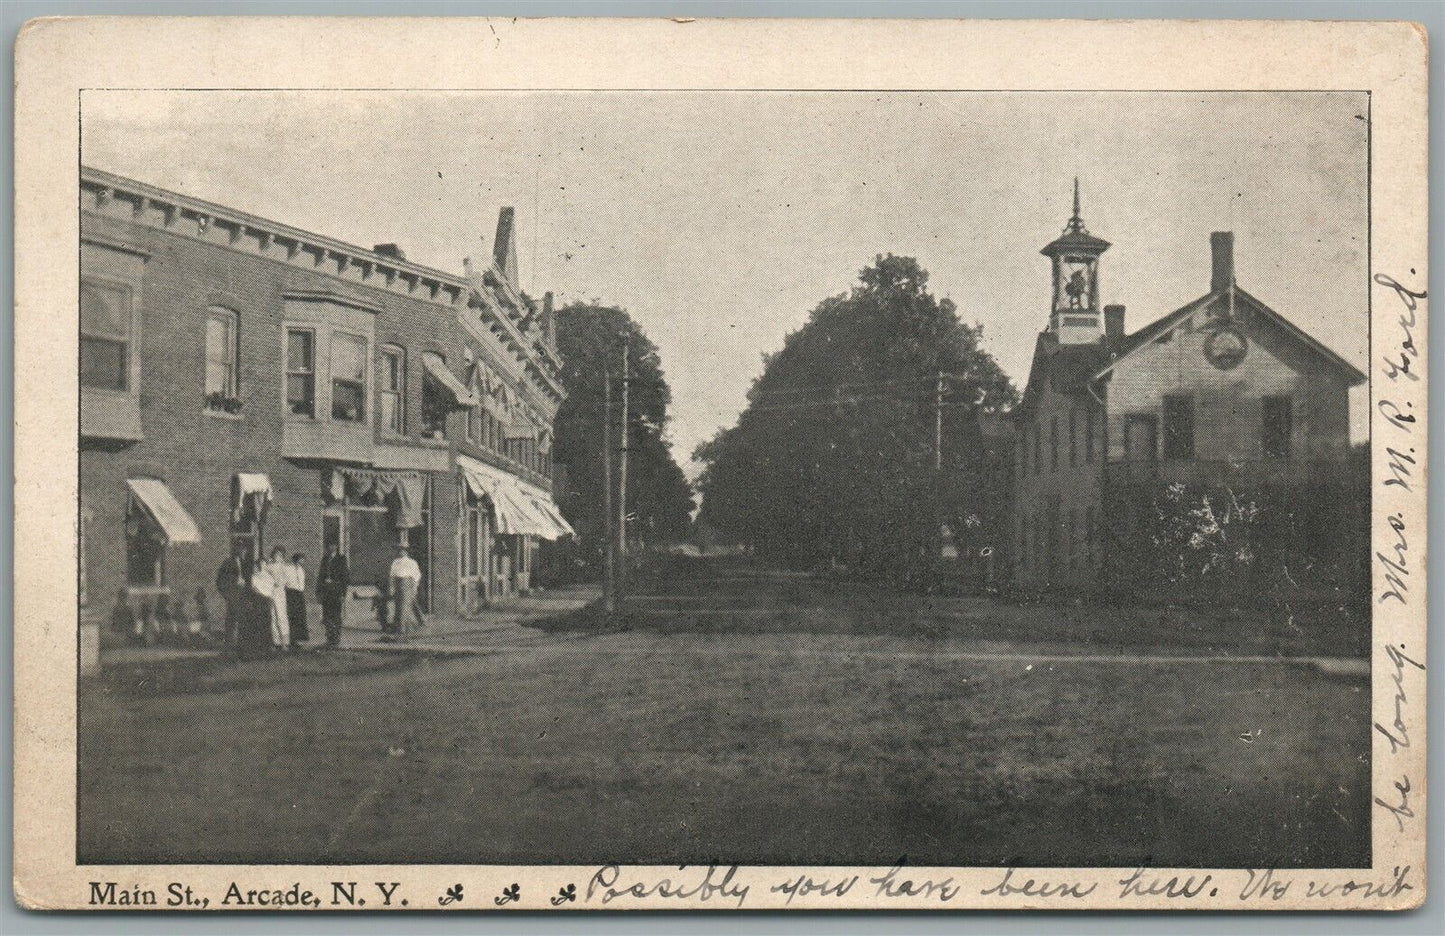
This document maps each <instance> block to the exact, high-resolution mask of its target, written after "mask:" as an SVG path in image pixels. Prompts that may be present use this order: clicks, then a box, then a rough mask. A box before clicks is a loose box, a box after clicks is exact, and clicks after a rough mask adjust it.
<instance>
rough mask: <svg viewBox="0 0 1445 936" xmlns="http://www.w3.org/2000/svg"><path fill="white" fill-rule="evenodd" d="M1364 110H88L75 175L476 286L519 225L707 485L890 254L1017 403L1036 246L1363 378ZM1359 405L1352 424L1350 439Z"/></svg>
mask: <svg viewBox="0 0 1445 936" xmlns="http://www.w3.org/2000/svg"><path fill="white" fill-rule="evenodd" d="M1367 106H1368V105H1367V100H1366V96H1365V95H1363V94H1359V93H1347V92H1341V93H1274V92H1251V93H1237V94H1236V93H1196V92H1187V93H1161V92H1145V93H1126V92H1120V93H1108V92H1048V93H1037V92H1035V93H1029V92H740V91H728V92H632V91H619V92H558V91H544V92H496V91H478V92H415V91H406V92H356V91H319V92H309V91H285V92H260V91H255V92H230V91H87V92H85V93H84V96H83V98H82V101H81V115H82V124H81V126H82V153H81V158H82V161H83V162H84V163H85V164H86V165H89V166H93V167H95V168H99V169H104V170H107V171H110V172H115V173H118V174H121V175H125V176H130V177H132V178H136V179H139V180H141V181H145V182H149V183H151V184H154V185H158V186H160V187H162V188H167V189H172V190H175V191H179V192H183V193H185V194H188V195H192V196H195V197H198V198H203V199H207V200H209V201H213V202H218V203H220V204H223V205H227V206H230V207H234V208H237V209H240V210H242V211H246V212H249V213H251V214H256V215H260V216H262V217H266V218H270V219H273V220H276V221H280V222H283V223H286V224H289V225H292V226H293V227H299V228H302V229H305V230H310V231H313V232H316V233H320V234H325V235H327V236H330V237H333V238H336V239H338V240H342V241H346V242H349V243H354V244H358V245H361V246H366V247H369V246H371V245H373V244H378V243H385V242H394V243H398V244H400V245H401V246H402V248H403V249H404V250H405V251H406V254H407V257H408V259H410V260H413V261H415V262H418V263H422V264H425V265H427V266H432V267H436V268H438V269H441V270H443V271H447V272H451V273H460V272H461V267H462V258H463V257H473V258H486V257H489V256H490V254H491V237H492V234H493V232H494V230H495V227H496V219H497V211H498V209H499V208H501V207H502V206H505V205H510V206H514V207H515V209H516V213H517V237H518V242H517V244H518V260H519V266H520V268H521V273H520V277H521V282H522V286H523V288H524V289H526V290H527V291H528V292H529V293H531V294H532V295H534V296H540V295H541V294H542V293H543V292H546V291H548V290H550V291H552V292H554V293H556V294H557V297H558V299H559V301H560V303H561V304H565V303H566V302H569V301H573V300H580V301H591V300H598V301H601V302H604V303H606V304H609V305H617V306H621V307H623V308H625V309H627V310H628V311H629V312H630V313H631V314H632V316H633V318H634V319H635V320H636V321H637V322H638V323H639V324H640V325H641V326H642V328H643V330H644V331H646V333H647V334H648V336H649V337H650V338H651V339H652V340H653V341H654V342H655V343H656V344H657V346H658V348H659V350H660V352H661V356H662V362H663V366H664V369H665V372H666V376H667V379H668V382H669V384H670V385H671V387H672V392H673V400H674V402H673V408H672V421H671V424H670V426H669V438H670V440H671V442H672V443H673V449H674V454H675V455H676V457H677V459H678V461H679V463H680V464H682V465H683V467H684V470H686V471H687V472H688V474H689V475H690V476H692V475H695V474H696V471H697V468H698V466H696V465H693V464H689V461H688V460H689V458H690V455H691V453H692V451H693V449H694V448H695V447H696V446H697V444H698V443H700V442H702V441H704V440H706V439H708V438H710V437H711V436H712V435H713V434H714V433H715V432H716V431H717V430H718V429H719V428H722V427H726V426H730V425H732V424H733V423H734V422H735V421H736V418H737V415H738V413H739V412H741V410H742V409H743V407H744V406H745V405H746V398H745V395H746V393H747V390H748V388H749V386H750V385H751V383H752V381H753V380H754V379H755V378H756V377H757V376H758V375H759V374H760V373H761V371H762V362H763V355H764V354H767V353H770V352H773V351H776V350H777V349H778V348H780V347H781V346H782V342H783V339H784V337H785V336H786V335H787V334H788V333H790V332H792V331H795V330H797V329H798V328H799V327H801V326H802V325H803V324H804V322H806V320H807V317H808V314H809V312H810V311H811V310H812V309H813V308H814V307H815V306H816V305H817V304H818V303H819V302H820V301H822V300H823V299H825V298H827V297H828V296H832V295H837V294H839V293H842V292H845V291H846V290H847V289H849V288H850V286H852V285H853V284H854V283H856V281H857V274H858V271H859V270H861V269H862V268H863V267H864V266H866V265H868V264H869V263H870V262H872V260H873V259H874V257H875V256H876V255H878V254H885V253H893V254H900V255H906V256H912V257H916V258H917V259H918V260H919V262H920V263H921V264H922V265H923V266H924V268H925V269H927V270H929V271H930V273H931V278H930V281H929V286H930V288H931V290H932V291H933V292H934V293H935V294H936V295H939V296H941V297H947V298H950V299H952V300H953V301H954V303H955V304H956V305H957V306H958V308H959V313H960V316H961V317H962V318H963V319H964V320H965V321H967V322H969V323H975V322H976V323H980V324H982V325H983V329H984V347H985V348H986V349H987V350H988V351H989V352H990V353H992V354H993V355H994V357H995V358H996V359H997V360H998V361H999V363H1000V365H1001V366H1002V367H1003V368H1004V370H1005V372H1007V373H1008V374H1009V375H1010V376H1011V377H1012V378H1013V380H1014V381H1015V383H1016V384H1017V385H1020V386H1021V385H1022V383H1023V382H1024V380H1025V378H1026V377H1027V373H1028V366H1029V358H1030V355H1031V352H1032V348H1033V342H1034V336H1035V335H1036V334H1037V332H1038V331H1039V330H1040V329H1041V328H1043V327H1044V325H1045V324H1046V320H1047V315H1048V303H1049V298H1050V283H1049V273H1048V261H1047V259H1046V258H1045V257H1043V256H1041V255H1040V254H1039V248H1041V247H1042V246H1043V245H1044V244H1046V243H1048V242H1049V241H1050V240H1052V239H1053V238H1054V237H1056V236H1057V235H1058V234H1059V232H1060V230H1061V229H1062V228H1063V226H1064V224H1065V222H1066V221H1067V219H1068V216H1069V213H1070V209H1071V199H1072V188H1073V180H1074V177H1075V176H1078V177H1079V182H1080V188H1081V190H1082V200H1083V212H1082V215H1083V218H1084V221H1085V223H1086V224H1087V225H1088V228H1089V230H1090V231H1091V232H1092V233H1093V234H1095V235H1097V236H1099V237H1103V238H1104V239H1106V240H1108V241H1111V242H1112V243H1113V246H1112V247H1111V248H1110V249H1109V251H1108V252H1107V253H1106V254H1105V255H1104V257H1103V260H1102V262H1101V266H1100V274H1099V281H1100V300H1101V302H1106V303H1121V304H1124V305H1126V306H1127V307H1128V312H1127V319H1126V329H1127V330H1128V331H1134V330H1135V329H1137V328H1140V327H1142V326H1144V325H1146V324H1147V323H1148V322H1150V321H1152V320H1154V319H1156V318H1159V317H1160V316H1162V315H1165V314H1167V313H1168V312H1170V311H1172V310H1173V309H1175V308H1178V307H1179V306H1181V305H1183V304H1185V303H1186V302H1188V301H1190V300H1192V299H1195V298H1198V297H1199V296H1201V295H1203V294H1204V293H1206V292H1208V288H1209V270H1210V259H1209V233H1210V232H1211V231H1216V230H1232V231H1234V232H1235V265H1236V272H1237V279H1238V282H1239V285H1240V286H1241V287H1242V288H1244V289H1246V290H1248V291H1249V292H1250V293H1252V294H1253V295H1255V296H1256V297H1258V298H1259V299H1261V300H1263V301H1264V302H1265V303H1266V304H1268V305H1269V306H1271V307H1272V308H1274V309H1275V310H1277V311H1279V312H1280V313H1282V314H1283V315H1285V316H1286V317H1287V318H1289V319H1290V320H1291V321H1293V322H1295V323H1296V324H1298V325H1299V326H1301V327H1302V328H1304V329H1305V330H1306V331H1309V332H1310V333H1311V334H1313V335H1314V336H1315V337H1317V338H1318V339H1320V340H1321V341H1323V342H1324V343H1325V344H1326V345H1328V346H1329V347H1331V348H1332V349H1334V350H1335V351H1336V352H1338V353H1339V354H1341V355H1342V356H1343V357H1344V358H1345V359H1346V360H1348V361H1350V362H1352V363H1353V364H1355V365H1356V366H1357V367H1359V368H1360V369H1361V370H1362V371H1363V370H1366V360H1365V359H1366V354H1367V350H1366V342H1367V305H1366V302H1367V286H1366V276H1367V270H1366V247H1367V235H1366V231H1367V213H1366V212H1367V176H1366V155H1367V154H1366V146H1367V122H1366V118H1367V110H1366V108H1367ZM1366 406H1367V399H1366V397H1365V395H1364V393H1363V388H1357V391H1356V393H1355V394H1354V395H1353V396H1352V398H1351V409H1352V419H1351V429H1352V435H1353V436H1354V437H1355V438H1356V440H1359V439H1362V438H1363V437H1364V434H1365V431H1366V420H1365V408H1366Z"/></svg>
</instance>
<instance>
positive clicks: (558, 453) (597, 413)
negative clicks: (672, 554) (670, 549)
mask: <svg viewBox="0 0 1445 936" xmlns="http://www.w3.org/2000/svg"><path fill="white" fill-rule="evenodd" d="M624 336H626V337H627V338H628V341H627V348H628V355H627V359H628V369H629V371H630V375H631V379H630V380H629V382H628V383H629V386H628V413H627V448H628V463H627V511H628V514H629V517H630V519H629V520H628V524H629V526H628V533H629V538H631V539H640V540H642V541H643V542H661V541H667V540H671V539H677V538H680V537H682V536H685V535H686V533H687V530H688V526H689V522H690V517H691V514H692V509H693V501H692V489H691V488H690V486H689V485H688V483H687V478H686V477H685V476H684V475H683V473H682V469H681V468H679V467H678V465H677V462H676V461H675V460H674V459H673V457H672V450H671V448H670V446H669V444H668V442H667V439H666V435H665V433H666V429H667V420H668V415H667V408H668V405H669V404H670V403H671V402H672V395H671V392H670V391H669V389H668V386H667V381H666V379H665V378H664V375H663V372H662V362H661V359H660V358H659V357H658V353H657V346H656V345H654V344H653V343H652V342H651V341H650V340H649V339H648V337H647V336H646V335H645V334H644V333H643V332H642V329H640V328H639V327H638V326H637V324H636V323H635V322H633V321H632V318H631V316H629V315H628V314H627V312H626V311H624V310H623V309H618V308H614V307H612V306H604V305H598V304H595V303H594V304H583V303H573V304H571V305H568V306H565V307H564V308H562V309H560V310H559V311H558V312H557V346H558V351H560V352H561V355H562V360H563V362H564V364H563V370H562V383H563V385H564V386H565V387H566V388H567V400H566V402H564V403H563V404H562V408H561V410H559V411H558V413H557V421H556V441H555V448H554V449H553V453H552V454H553V458H554V460H555V461H556V462H557V464H559V465H562V466H565V470H566V475H567V479H566V486H565V490H563V491H562V492H561V501H560V506H561V508H562V512H563V514H565V515H566V517H567V520H568V522H569V523H571V524H572V526H573V527H574V528H575V529H576V530H577V534H578V536H579V537H580V538H581V540H582V546H583V554H584V555H586V556H588V557H590V558H592V559H595V558H596V557H598V556H599V555H600V553H601V549H602V544H603V536H604V530H605V527H604V524H603V516H602V501H603V496H602V491H603V482H602V425H603V412H604V406H603V384H604V368H610V369H611V374H612V426H611V433H612V439H611V442H612V446H613V467H614V471H615V469H616V453H617V450H618V449H619V448H620V447H621V444H622V442H621V439H620V429H621V414H620V409H619V402H620V396H621V385H620V383H619V381H618V377H619V375H620V371H621V360H622V357H621V356H622V347H623V341H622V339H623V337H624ZM613 495H614V497H615V496H616V486H615V481H614V487H613ZM613 506H614V510H615V509H616V501H615V500H614V501H613Z"/></svg>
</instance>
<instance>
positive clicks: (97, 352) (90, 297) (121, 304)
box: [80, 280, 133, 392]
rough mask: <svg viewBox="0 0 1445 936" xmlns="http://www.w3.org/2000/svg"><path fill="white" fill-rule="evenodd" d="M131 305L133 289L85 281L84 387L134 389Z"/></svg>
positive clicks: (82, 319) (82, 287)
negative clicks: (132, 383) (132, 386)
mask: <svg viewBox="0 0 1445 936" xmlns="http://www.w3.org/2000/svg"><path fill="white" fill-rule="evenodd" d="M131 302H132V296H131V290H130V287H129V286H122V285H118V284H112V283H100V282H96V281H94V280H82V281H81V284H80V384H81V386H83V387H95V388H97V389H101V390H118V391H121V392H124V391H127V390H130V389H131V386H130V355H131V340H132V335H131V330H132V327H133V311H132V305H131Z"/></svg>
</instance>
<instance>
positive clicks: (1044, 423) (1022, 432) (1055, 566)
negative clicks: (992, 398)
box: [1012, 381, 1104, 589]
mask: <svg viewBox="0 0 1445 936" xmlns="http://www.w3.org/2000/svg"><path fill="white" fill-rule="evenodd" d="M1091 413H1092V414H1093V420H1094V423H1093V424H1094V452H1093V458H1092V459H1091V458H1090V457H1089V452H1088V445H1087V441H1088V439H1087V436H1088V420H1089V417H1090V414H1091ZM1071 414H1072V431H1073V435H1072V441H1071V438H1070V427H1071V422H1070V416H1071ZM1103 425H1104V415H1103V410H1102V407H1100V406H1099V404H1098V403H1097V402H1096V401H1094V399H1093V398H1092V397H1090V396H1089V395H1088V394H1087V393H1084V394H1070V393H1060V392H1057V391H1055V390H1054V389H1052V387H1050V386H1049V384H1048V381H1044V383H1043V385H1042V386H1041V387H1040V389H1039V391H1038V392H1037V394H1036V395H1035V396H1034V405H1033V407H1032V409H1031V410H1030V411H1029V413H1028V416H1027V418H1026V419H1024V420H1023V421H1021V422H1020V423H1019V424H1018V427H1017V428H1018V433H1019V434H1018V441H1017V445H1016V448H1015V456H1014V465H1013V469H1014V476H1015V479H1016V488H1015V496H1014V505H1015V510H1014V519H1013V542H1014V549H1013V556H1012V562H1013V570H1014V582H1015V584H1017V585H1019V586H1020V587H1023V588H1030V589H1032V588H1044V587H1057V586H1064V587H1076V586H1085V585H1087V584H1088V583H1089V582H1090V581H1091V580H1092V579H1093V578H1094V575H1095V570H1096V568H1097V564H1098V559H1099V549H1098V542H1099V537H1098V527H1099V509H1100V497H1101V487H1102V477H1103V458H1104V445H1103ZM1056 426H1057V433H1058V460H1057V465H1056V464H1055V460H1054V455H1053V452H1054V445H1053V438H1054V433H1055V427H1056ZM1035 439H1037V440H1038V448H1037V450H1036V449H1035ZM1071 451H1072V456H1071V454H1070V453H1071ZM1091 517H1092V521H1093V522H1092V530H1093V535H1092V537H1091V536H1090V535H1089V529H1090V526H1091V524H1090V523H1089V518H1091Z"/></svg>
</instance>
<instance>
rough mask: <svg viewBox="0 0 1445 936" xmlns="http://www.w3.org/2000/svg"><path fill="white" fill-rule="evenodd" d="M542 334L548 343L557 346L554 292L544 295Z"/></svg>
mask: <svg viewBox="0 0 1445 936" xmlns="http://www.w3.org/2000/svg"><path fill="white" fill-rule="evenodd" d="M542 336H543V338H544V339H545V340H546V342H547V344H549V345H551V346H552V347H554V348H555V347H556V346H557V317H556V316H555V315H553V313H552V294H551V293H550V292H549V293H546V294H545V295H543V296H542Z"/></svg>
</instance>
